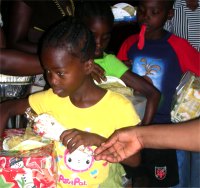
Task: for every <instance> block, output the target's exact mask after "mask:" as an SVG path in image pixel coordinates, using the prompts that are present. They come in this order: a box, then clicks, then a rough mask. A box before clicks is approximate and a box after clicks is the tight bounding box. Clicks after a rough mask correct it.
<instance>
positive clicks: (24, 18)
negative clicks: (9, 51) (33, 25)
mask: <svg viewBox="0 0 200 188" xmlns="http://www.w3.org/2000/svg"><path fill="white" fill-rule="evenodd" d="M10 11H11V14H10V16H9V20H8V24H9V28H8V35H7V42H8V43H7V44H8V47H9V48H15V49H19V50H22V51H25V52H30V53H36V52H37V44H34V43H31V42H30V41H28V32H29V29H30V22H31V17H32V10H31V8H30V7H29V6H28V5H26V4H25V3H24V2H23V1H22V0H16V1H13V2H12V6H11V10H10Z"/></svg>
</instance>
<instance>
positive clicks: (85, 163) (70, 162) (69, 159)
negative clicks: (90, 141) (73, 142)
mask: <svg viewBox="0 0 200 188" xmlns="http://www.w3.org/2000/svg"><path fill="white" fill-rule="evenodd" d="M87 149H89V150H90V151H92V149H91V148H89V147H88V148H87ZM64 160H65V165H66V166H67V168H69V169H70V170H72V171H74V172H84V171H87V170H88V169H89V168H90V167H91V166H92V164H93V162H94V157H93V156H92V155H88V154H87V153H85V152H83V151H80V150H79V149H76V150H75V151H74V152H73V153H69V151H68V150H66V151H65V157H64Z"/></svg>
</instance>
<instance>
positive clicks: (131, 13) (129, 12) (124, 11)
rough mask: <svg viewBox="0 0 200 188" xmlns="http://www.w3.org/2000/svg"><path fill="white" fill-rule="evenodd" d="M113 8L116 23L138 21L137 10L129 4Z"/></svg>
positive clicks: (116, 5) (117, 5)
mask: <svg viewBox="0 0 200 188" xmlns="http://www.w3.org/2000/svg"><path fill="white" fill-rule="evenodd" d="M111 8H112V12H113V15H114V21H115V22H131V21H136V8H135V7H133V6H132V5H130V4H128V3H117V4H115V5H113V6H112V7H111Z"/></svg>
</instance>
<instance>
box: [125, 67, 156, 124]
mask: <svg viewBox="0 0 200 188" xmlns="http://www.w3.org/2000/svg"><path fill="white" fill-rule="evenodd" d="M121 79H122V80H123V81H124V82H125V84H126V85H127V86H129V87H131V88H133V89H134V90H135V91H138V92H139V93H141V94H142V95H144V96H145V97H146V99H147V102H146V109H145V113H144V117H143V119H142V122H141V125H148V124H149V123H150V122H151V121H152V119H153V116H154V114H155V112H156V110H157V107H158V103H159V101H160V92H159V91H158V90H157V89H156V88H155V87H154V86H153V84H150V83H149V82H148V81H146V80H145V79H144V78H143V77H141V76H139V75H137V74H135V73H132V72H131V71H130V70H128V71H126V72H125V73H124V74H123V75H122V77H121Z"/></svg>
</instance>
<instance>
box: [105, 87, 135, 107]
mask: <svg viewBox="0 0 200 188" xmlns="http://www.w3.org/2000/svg"><path fill="white" fill-rule="evenodd" d="M107 96H108V101H110V102H111V101H112V102H113V103H115V104H120V103H122V104H125V103H127V104H129V103H130V104H132V103H131V101H130V100H129V99H128V98H127V97H125V96H124V95H123V94H121V93H120V92H119V89H118V91H117V92H115V91H112V90H108V92H107Z"/></svg>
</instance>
